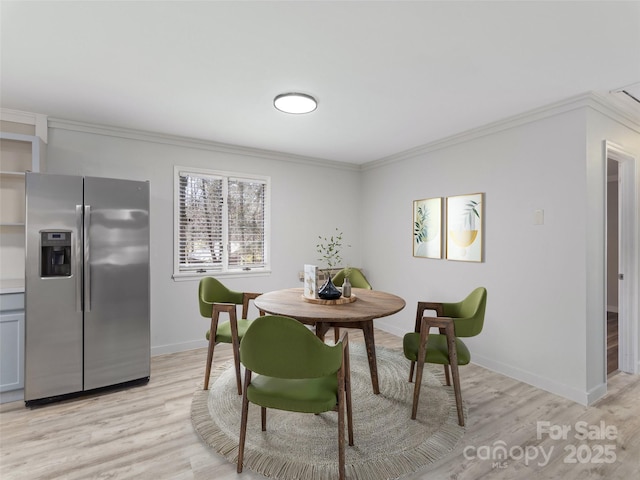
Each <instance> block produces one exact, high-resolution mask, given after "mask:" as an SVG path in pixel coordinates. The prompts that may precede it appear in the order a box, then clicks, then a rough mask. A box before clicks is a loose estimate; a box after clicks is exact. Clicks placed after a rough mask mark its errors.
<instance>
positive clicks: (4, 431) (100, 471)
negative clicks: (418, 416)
mask: <svg viewBox="0 0 640 480" xmlns="http://www.w3.org/2000/svg"><path fill="white" fill-rule="evenodd" d="M350 338H351V340H352V341H361V336H360V335H359V333H358V332H357V331H350ZM376 343H377V344H379V345H383V346H386V347H389V348H394V349H398V351H399V352H400V349H401V339H399V338H398V337H395V336H393V335H390V334H388V333H385V332H382V331H378V330H376ZM399 354H401V353H399ZM205 357H206V350H204V349H199V350H192V351H188V352H181V353H176V354H171V355H163V356H158V357H154V358H153V359H152V363H151V365H152V373H151V375H152V376H151V381H150V382H149V384H148V385H146V386H140V387H136V388H131V389H128V390H122V391H115V392H109V393H103V394H100V395H95V396H91V397H82V398H76V399H74V400H70V401H65V402H62V403H56V404H50V405H47V406H44V407H38V408H34V409H27V408H25V406H24V403H23V402H14V403H9V404H4V405H2V406H0V442H1V443H0V478H2V480H9V479H19V480H35V479H38V480H45V479H69V480H72V479H82V480H87V479H107V478H108V479H133V478H135V479H142V480H146V479H153V480H160V479H180V480H182V479H184V480H187V479H189V480H191V479H196V480H206V479H215V480H228V479H236V480H256V479H264V477H262V476H261V475H258V474H255V473H253V472H250V471H248V470H245V472H244V473H242V474H241V475H238V474H236V467H235V465H234V464H231V463H229V462H228V461H227V460H225V459H223V458H222V457H219V456H218V455H216V454H215V453H213V452H212V451H211V450H209V449H208V448H207V447H205V446H204V445H203V444H202V443H201V442H200V439H199V437H198V435H197V434H196V432H195V431H194V429H193V427H192V425H191V419H190V407H191V399H192V396H193V393H194V391H195V389H196V388H197V387H198V385H199V384H201V382H202V380H203V379H202V376H203V374H204V362H205ZM230 358H231V350H230V348H229V347H228V346H227V345H221V346H218V348H217V349H216V356H215V359H214V362H221V361H224V360H227V359H230ZM460 374H461V377H462V395H463V398H464V400H465V403H466V405H467V407H468V420H467V431H466V433H465V436H464V437H463V438H462V440H461V442H460V443H459V445H458V446H457V448H456V449H455V450H454V451H453V452H452V453H451V455H449V456H448V457H447V458H445V459H443V460H442V461H441V462H440V463H439V464H438V465H436V466H435V468H432V469H431V470H428V471H423V472H416V473H415V474H412V475H409V476H405V477H403V480H408V479H423V478H424V479H426V478H428V479H455V480H463V479H464V480H475V479H479V478H482V479H509V480H512V479H529V478H531V479H562V480H570V479H581V480H582V479H607V480H612V479H620V480H627V479H632V478H640V377H638V376H635V377H634V376H630V375H626V374H623V373H618V374H616V375H613V376H611V377H610V378H609V394H608V395H607V396H606V397H605V398H604V399H602V400H601V401H600V402H598V404H597V405H595V406H592V407H588V408H587V407H583V406H580V405H577V404H575V403H573V402H571V401H569V400H565V399H563V398H560V397H557V396H555V395H552V394H550V393H547V392H544V391H542V390H538V389H536V388H534V387H531V386H528V385H526V384H523V383H521V382H517V381H515V380H512V379H509V378H507V377H504V376H502V375H498V374H495V373H492V372H490V371H488V370H485V369H483V368H480V367H478V366H474V365H468V366H465V367H461V369H460ZM381 389H383V390H384V385H381ZM407 415H409V412H407ZM371 421H375V419H371ZM537 422H547V423H546V424H545V425H547V427H549V429H550V430H551V431H552V432H556V431H559V430H561V429H562V428H565V429H566V428H567V427H568V428H570V429H571V430H570V431H569V432H567V435H566V437H567V439H566V440H563V439H560V440H552V439H550V438H549V435H548V434H547V433H544V434H542V435H541V438H538V435H537V425H538V423H537ZM579 422H584V424H583V423H579ZM583 426H584V427H585V428H587V429H589V431H591V435H592V436H593V435H597V434H598V433H599V432H595V431H594V429H595V428H597V429H598V430H605V432H604V433H607V434H608V436H609V437H610V438H609V439H606V438H605V439H591V440H588V441H585V440H580V439H579V438H576V435H578V436H579V434H580V432H581V431H582V430H584V428H581V427H583ZM602 427H604V428H602ZM576 428H577V430H576ZM612 429H613V430H612ZM614 430H615V431H614ZM499 447H504V448H505V449H506V451H507V456H506V458H505V459H504V460H503V461H498V460H491V459H485V458H486V456H491V455H493V454H495V453H499V451H500V449H499ZM543 454H544V455H546V456H548V457H549V458H550V459H549V460H548V461H545V458H546V457H543ZM534 455H537V457H536V458H532V457H533V456H534ZM614 456H615V460H614ZM572 460H573V461H575V463H568V462H571V461H572ZM301 480H302V479H301Z"/></svg>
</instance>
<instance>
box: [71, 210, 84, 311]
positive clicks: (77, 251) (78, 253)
mask: <svg viewBox="0 0 640 480" xmlns="http://www.w3.org/2000/svg"><path fill="white" fill-rule="evenodd" d="M82 231H83V224H82V205H76V232H77V234H76V238H75V245H74V253H73V254H74V255H75V270H76V311H77V312H81V311H82V238H81V235H82Z"/></svg>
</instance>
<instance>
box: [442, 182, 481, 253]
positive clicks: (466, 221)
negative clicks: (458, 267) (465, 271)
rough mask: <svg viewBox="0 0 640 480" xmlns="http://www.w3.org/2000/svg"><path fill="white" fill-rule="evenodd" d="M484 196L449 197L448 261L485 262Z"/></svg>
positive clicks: (479, 194)
mask: <svg viewBox="0 0 640 480" xmlns="http://www.w3.org/2000/svg"><path fill="white" fill-rule="evenodd" d="M483 200H484V194H483V193H473V194H468V195H457V196H453V197H447V260H461V261H465V262H482V261H483V245H482V243H483V242H482V241H483V233H484V232H483V223H484V202H483Z"/></svg>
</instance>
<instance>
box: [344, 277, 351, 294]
mask: <svg viewBox="0 0 640 480" xmlns="http://www.w3.org/2000/svg"><path fill="white" fill-rule="evenodd" d="M342 296H343V297H346V298H349V297H350V296H351V282H350V281H349V277H344V282H343V283H342Z"/></svg>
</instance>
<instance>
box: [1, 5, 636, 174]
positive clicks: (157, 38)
mask: <svg viewBox="0 0 640 480" xmlns="http://www.w3.org/2000/svg"><path fill="white" fill-rule="evenodd" d="M0 15H1V25H0V26H1V37H0V40H1V45H2V46H1V48H2V50H1V54H2V56H1V85H0V95H1V96H0V105H1V106H2V107H4V108H10V109H16V110H24V111H30V112H36V113H43V114H46V115H49V116H52V117H57V118H64V119H70V120H77V121H83V122H90V123H97V124H103V125H115V126H121V127H127V128H134V129H139V130H147V131H153V132H161V133H167V134H173V135H181V136H186V137H193V138H198V139H205V140H211V141H215V142H222V143H229V144H235V145H242V146H247V147H256V148H263V149H267V150H274V151H280V152H286V153H291V154H297V155H305V156H310V157H316V158H322V159H330V160H336V161H342V162H351V163H364V162H368V161H373V160H377V159H380V158H384V157H386V156H389V155H392V154H395V153H399V152H401V151H404V150H407V149H410V148H414V147H417V146H420V145H423V144H426V143H429V142H431V141H434V140H437V139H440V138H443V137H446V136H448V135H452V134H455V133H459V132H461V131H464V130H467V129H470V128H473V127H478V126H481V125H484V124H487V123H489V122H492V121H496V120H500V119H503V118H505V117H508V116H510V115H514V114H518V113H521V112H524V111H526V110H529V109H532V108H536V107H541V106H545V105H548V104H550V103H553V102H556V101H559V100H563V99H565V98H568V97H571V96H574V95H579V94H582V93H585V92H587V91H596V92H600V93H606V92H609V91H611V90H614V89H617V88H619V87H624V86H626V85H630V84H635V83H637V82H638V81H640V53H639V52H640V2H637V1H633V2H620V3H618V2H609V1H602V2H564V1H563V2H536V1H534V2H515V1H503V2H483V1H471V2H456V1H449V2H429V1H412V2H411V1H409V2H400V1H392V2H383V1H373V2H368V1H351V2H346V1H343V2H328V1H315V2H301V1H288V2H269V1H261V2H240V1H235V2H220V1H205V2H191V1H175V2H151V1H144V2H123V1H111V2H94V1H85V2H57V1H47V2H8V1H5V0H2V3H1V12H0ZM285 91H301V92H305V93H309V94H312V95H314V96H316V97H317V99H318V101H319V106H318V109H317V110H316V111H315V112H313V113H311V114H308V115H304V116H295V115H293V116H292V115H287V114H283V113H281V112H279V111H277V110H275V109H274V108H273V105H272V101H273V97H275V96H276V95H277V94H279V93H282V92H285Z"/></svg>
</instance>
